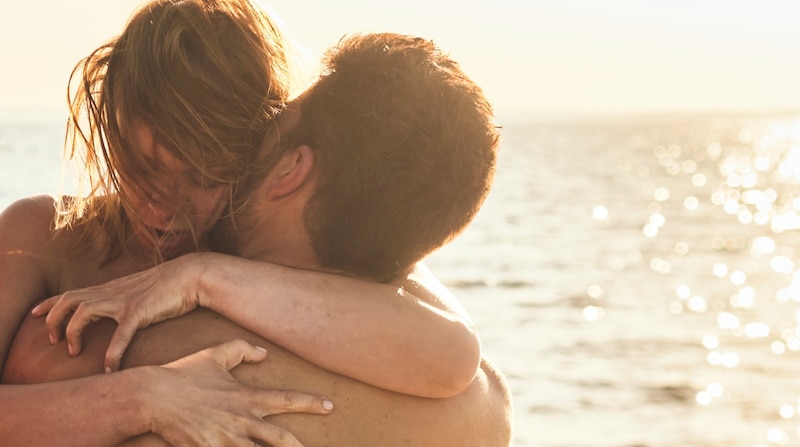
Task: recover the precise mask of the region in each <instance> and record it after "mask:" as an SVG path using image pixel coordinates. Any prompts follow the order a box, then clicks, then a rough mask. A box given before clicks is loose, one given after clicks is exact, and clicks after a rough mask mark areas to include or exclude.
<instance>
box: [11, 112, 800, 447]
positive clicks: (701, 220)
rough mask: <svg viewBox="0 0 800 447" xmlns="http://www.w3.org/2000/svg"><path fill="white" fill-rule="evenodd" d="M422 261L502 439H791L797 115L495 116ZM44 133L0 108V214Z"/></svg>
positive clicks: (49, 171) (798, 345)
mask: <svg viewBox="0 0 800 447" xmlns="http://www.w3.org/2000/svg"><path fill="white" fill-rule="evenodd" d="M503 124H504V129H503V131H502V134H503V142H502V147H501V153H500V158H499V165H498V172H497V177H496V184H495V187H494V189H493V190H492V192H491V194H490V196H489V198H488V200H487V202H486V204H485V206H484V208H483V209H482V211H481V213H480V214H479V215H478V217H477V218H476V220H475V221H474V222H473V224H472V225H471V226H470V227H469V228H468V229H467V230H466V231H465V232H464V233H463V234H462V235H461V236H459V237H458V238H457V239H456V240H455V241H453V242H452V243H451V244H449V245H447V246H446V247H444V248H442V249H441V250H439V251H437V252H436V253H434V254H432V255H431V256H430V257H429V258H428V259H427V264H428V266H429V267H430V268H431V269H432V270H433V271H434V273H436V274H437V276H439V278H440V279H441V280H442V281H443V282H445V283H446V284H447V285H448V286H449V287H450V288H451V289H452V290H453V291H454V292H455V293H456V294H457V296H459V297H460V298H461V299H462V301H463V302H464V304H465V306H466V307H467V309H468V310H469V312H470V313H471V314H472V317H473V318H474V320H475V322H476V324H477V325H478V327H479V330H480V332H481V338H482V343H483V350H484V352H485V354H486V355H487V356H488V357H489V358H491V359H492V360H493V361H494V362H495V363H496V364H497V365H498V366H499V367H500V369H501V370H502V371H503V372H504V373H505V374H506V376H507V377H508V381H509V385H510V387H511V391H512V394H513V398H514V422H515V427H514V429H515V434H514V446H516V447H534V446H536V447H539V446H547V447H589V446H591V447H611V446H614V447H668V446H669V447H674V446H698V447H712V446H713V447H716V446H719V447H722V446H725V447H732V446H733V447H736V446H743V447H746V446H747V447H749V446H753V447H755V446H784V445H785V446H800V380H799V379H800V248H795V247H800V231H798V230H799V229H800V115H796V116H792V115H771V116H766V115H764V116H684V117H652V118H649V119H642V118H637V119H618V120H612V119H606V120H602V121H598V120H595V121H590V120H573V121H567V120H562V121H559V122H542V121H533V120H530V122H526V121H525V120H521V121H515V122H509V123H503ZM62 127H63V125H62V123H61V121H60V119H59V118H57V117H53V116H49V115H48V116H47V117H44V116H36V115H28V116H25V117H19V116H17V115H15V114H5V115H0V179H1V180H0V206H3V207H5V206H6V205H7V204H8V203H10V202H11V201H12V200H13V199H14V198H16V197H20V196H23V195H30V194H36V193H42V192H47V193H53V192H58V191H59V185H60V180H59V178H60V173H61V169H60V155H61V146H62V139H63V135H62Z"/></svg>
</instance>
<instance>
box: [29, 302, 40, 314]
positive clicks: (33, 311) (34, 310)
mask: <svg viewBox="0 0 800 447" xmlns="http://www.w3.org/2000/svg"><path fill="white" fill-rule="evenodd" d="M39 306H41V304H40V305H38V306H36V307H34V308H33V309H31V313H32V314H33V315H36V312H39Z"/></svg>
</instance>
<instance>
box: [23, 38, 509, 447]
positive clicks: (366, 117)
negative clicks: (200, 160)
mask: <svg viewBox="0 0 800 447" xmlns="http://www.w3.org/2000/svg"><path fill="white" fill-rule="evenodd" d="M326 68H327V71H326V72H325V73H324V74H323V76H321V78H320V80H319V81H318V82H317V83H316V84H315V85H314V86H313V87H312V88H311V89H310V90H309V91H308V92H307V93H306V94H305V95H303V97H302V99H301V100H300V102H299V104H300V105H299V107H300V108H301V109H302V112H301V113H302V118H301V119H300V122H299V124H297V125H296V126H295V127H294V128H292V129H291V130H289V131H288V132H287V133H286V134H285V135H283V136H282V138H281V141H280V143H279V144H278V148H277V149H276V148H274V147H266V148H264V149H265V153H264V157H263V158H264V159H263V160H262V161H263V163H264V166H265V167H266V168H267V173H266V174H265V175H264V176H262V177H259V178H258V179H257V180H256V181H254V184H253V185H251V187H250V188H249V190H248V192H249V194H250V198H249V201H248V202H247V205H246V209H245V211H244V212H243V213H242V215H240V216H235V219H233V220H232V221H231V222H229V225H227V226H220V232H219V233H220V234H218V235H217V237H216V241H217V245H218V247H217V248H218V249H219V250H221V251H226V252H229V253H232V254H236V255H238V256H242V257H246V258H251V259H255V260H261V261H270V262H275V263H280V264H283V265H287V266H290V267H295V268H300V269H311V270H322V271H329V272H336V273H341V274H347V275H352V276H357V277H361V278H367V279H372V280H375V281H385V280H387V279H389V278H391V277H393V276H395V275H397V274H398V273H400V272H402V271H405V270H406V269H407V268H409V267H410V266H411V265H412V264H413V263H415V262H416V261H418V260H419V259H421V258H422V257H423V256H425V255H426V254H428V253H429V252H430V251H431V250H433V249H435V248H436V247H438V246H440V245H441V244H443V243H445V242H446V241H448V240H449V239H450V238H452V237H453V236H454V235H455V234H457V233H458V232H459V231H460V230H461V229H462V228H463V227H464V226H465V225H466V224H467V223H468V222H469V221H470V220H471V219H472V217H473V216H474V214H475V213H476V212H477V209H478V207H479V206H480V204H481V202H482V201H483V199H484V198H485V196H486V193H487V191H488V188H489V185H490V184H491V180H492V175H493V172H494V161H495V151H496V147H497V135H496V131H495V129H494V127H493V126H492V124H491V108H490V106H489V104H488V103H487V102H486V100H485V99H484V98H483V95H482V93H481V92H480V89H479V88H478V87H477V86H475V85H474V83H472V82H471V81H470V80H469V79H468V78H467V77H466V76H465V75H464V74H463V73H462V72H461V70H460V69H459V68H458V66H457V65H456V64H455V63H454V62H453V61H452V60H450V59H449V58H447V57H446V56H444V55H443V54H441V52H440V51H439V50H438V49H436V48H435V47H434V46H433V44H432V43H431V42H428V41H425V40H423V39H419V38H412V37H406V36H399V35H392V34H380V35H367V36H356V37H353V38H350V39H346V40H344V41H342V42H341V43H340V44H339V45H338V46H337V47H336V48H335V49H334V51H333V52H332V53H330V58H329V60H328V62H327V67H326ZM284 119H286V118H284ZM200 256H202V255H200ZM92 329H93V330H94V332H95V334H87V336H86V339H87V341H86V343H85V344H84V354H82V355H81V356H80V357H77V358H69V357H68V356H67V354H66V352H65V351H64V350H63V347H61V346H55V347H53V348H50V347H49V345H48V344H47V341H46V338H47V336H46V329H45V328H44V327H43V324H42V321H41V320H32V319H28V320H27V321H26V322H25V323H24V324H23V326H22V328H21V329H20V331H19V333H18V336H17V339H16V340H15V345H16V344H18V343H19V344H22V346H23V348H19V347H15V348H14V350H15V351H18V350H19V349H27V350H34V349H36V350H40V349H42V345H46V346H47V347H46V348H45V351H43V354H41V355H40V356H39V357H38V363H37V364H36V367H35V368H33V367H30V368H26V365H25V364H24V362H25V358H24V357H22V358H16V357H14V358H12V357H10V358H9V361H8V367H7V369H11V370H12V372H13V373H15V374H18V375H20V376H24V377H25V378H26V380H29V381H43V380H56V379H60V378H65V377H70V376H75V375H80V374H81V371H84V372H83V374H86V373H88V372H89V371H95V370H96V369H97V364H98V362H99V363H100V364H102V361H103V354H104V351H105V348H106V346H107V340H108V337H109V336H110V331H111V330H112V329H113V327H110V325H107V324H104V323H102V322H101V324H99V325H96V326H95V327H93V328H92ZM346 329H347V328H345V330H346ZM233 338H242V339H245V340H246V341H249V342H251V343H253V344H256V345H260V346H265V347H267V348H268V350H269V355H270V359H269V361H267V362H264V363H260V364H257V365H243V366H240V367H238V368H236V369H235V370H234V375H235V376H236V377H237V378H238V379H239V380H241V381H243V382H244V383H247V384H251V385H255V386H258V387H262V388H269V389H298V390H303V391H307V392H311V393H317V394H321V395H326V396H327V397H329V398H331V400H333V401H334V402H335V403H336V407H335V410H334V411H333V413H331V414H330V415H328V416H325V417H319V416H308V415H301V414H290V415H288V414H287V415H281V416H271V421H273V422H275V423H276V424H278V425H280V426H283V427H285V428H288V429H289V431H290V432H292V433H294V434H295V436H297V438H298V439H300V440H301V441H302V442H303V443H304V444H305V445H306V446H318V445H319V446H322V445H340V446H360V445H363V446H368V445H369V446H372V445H381V446H393V445H398V446H399V445H418V446H426V445H429V446H448V445H452V446H465V445H475V446H492V447H494V446H506V445H508V444H509V442H510V425H509V416H510V415H509V412H510V399H509V396H508V392H507V388H506V386H505V384H504V382H503V379H502V376H501V375H500V374H499V373H498V372H497V371H496V370H495V369H494V368H493V367H492V366H491V365H490V364H489V363H488V362H486V361H483V362H482V364H481V368H480V370H479V373H478V374H477V376H476V377H475V379H474V380H473V382H472V383H471V384H470V385H469V386H468V388H467V389H466V390H465V391H464V392H462V393H460V394H458V395H457V396H455V397H452V398H447V399H423V398H416V397H411V396H406V395H401V394H397V393H392V392H389V391H383V390H379V389H377V388H373V387H369V386H367V385H364V384H362V383H360V382H358V381H355V380H352V379H349V378H346V377H344V376H341V375H337V374H334V373H330V372H328V371H326V370H324V369H321V368H319V367H316V366H314V365H312V364H311V363H308V362H306V361H304V360H302V359H300V358H299V357H297V356H294V355H293V354H291V353H290V352H288V351H286V350H284V349H281V348H280V347H278V346H276V345H274V344H272V343H270V342H268V341H267V340H264V339H261V338H260V337H258V336H257V335H255V334H253V333H251V332H249V331H247V330H244V329H242V328H241V327H238V326H236V325H235V324H233V323H232V322H230V321H227V320H225V319H223V318H221V317H220V316H219V315H217V314H215V313H213V312H210V311H205V310H200V311H194V312H192V313H190V314H188V315H186V316H184V317H180V318H176V319H173V320H169V321H167V322H164V323H162V324H159V325H155V326H152V327H150V328H148V329H146V330H143V331H140V332H139V333H138V334H137V335H136V339H135V340H134V341H133V343H132V344H131V346H130V349H129V350H128V351H127V353H126V356H125V359H124V362H123V366H124V367H131V366H136V365H144V364H162V363H166V362H170V361H173V360H175V359H177V358H180V357H182V356H184V355H186V354H189V353H192V352H195V351H197V350H199V349H203V348H206V347H209V346H213V345H216V344H219V343H221V342H224V341H228V340H231V339H233ZM165 340H167V342H165ZM412 348H413V347H412ZM342 349H348V347H347V346H342ZM375 355H376V356H377V355H380V353H376V354H375ZM48 362H50V363H51V364H52V365H53V369H50V370H48V369H46V368H45V367H44V366H45V365H46V364H47V363H48ZM15 363H16V364H15ZM65 365H66V366H65ZM259 416H261V415H259ZM308 418H313V419H308ZM131 442H136V443H140V444H141V445H144V444H147V443H151V444H152V445H159V443H161V442H163V441H161V440H160V438H157V437H154V436H151V437H147V436H145V437H141V438H138V439H135V440H131ZM140 444H137V445H140ZM147 445H150V444H147Z"/></svg>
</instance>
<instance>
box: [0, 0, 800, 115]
mask: <svg viewBox="0 0 800 447" xmlns="http://www.w3.org/2000/svg"><path fill="white" fill-rule="evenodd" d="M141 3H142V2H141V0H68V1H65V0H39V1H31V0H6V1H5V2H4V7H3V11H2V14H0V57H2V59H1V60H2V63H1V64H0V109H8V108H19V107H37V108H38V107H48V108H58V107H63V104H64V101H65V99H64V97H65V86H66V81H67V77H68V75H69V72H70V69H71V68H72V66H73V65H74V63H75V62H76V61H77V60H78V59H79V58H80V57H82V56H84V55H86V54H88V53H89V52H90V51H91V50H92V49H94V48H95V47H96V46H98V45H99V44H100V43H101V42H103V41H104V40H105V39H107V38H108V37H111V36H112V35H114V34H116V33H118V32H119V30H120V29H121V28H122V26H123V25H124V23H125V21H126V20H127V18H128V16H129V15H130V13H131V12H133V11H134V9H135V8H136V6H138V5H140V4H141ZM263 3H264V4H266V5H267V6H268V7H270V8H271V9H272V10H273V11H275V13H276V14H277V16H279V17H280V18H281V19H282V21H283V22H284V23H285V25H286V28H287V30H288V31H290V33H291V34H292V35H293V36H294V37H295V39H296V40H297V41H298V42H300V43H302V44H304V45H305V46H306V47H307V48H308V49H309V52H310V54H312V55H313V56H312V57H314V58H316V57H317V55H318V54H319V53H320V52H321V51H322V49H323V48H324V47H325V46H327V45H330V44H332V43H334V42H335V41H336V40H337V39H338V38H339V37H341V36H342V35H343V34H346V33H351V32H360V31H393V32H401V33H409V34H418V35H421V36H424V37H428V38H431V39H433V40H435V41H436V42H437V43H438V44H439V45H440V46H442V47H443V48H445V49H446V50H448V51H449V52H450V53H451V54H452V55H453V56H454V57H455V58H456V59H457V60H459V61H460V62H461V63H462V66H463V68H464V69H465V71H467V73H468V74H470V75H471V76H472V77H473V78H474V79H475V80H476V81H478V82H479V83H480V84H481V85H482V86H483V87H484V89H485V91H486V93H487V95H488V96H489V98H490V99H491V100H492V102H493V103H494V104H495V107H496V109H497V110H498V114H500V115H506V114H512V113H522V112H527V113H535V114H547V113H563V112H566V113H606V112H611V113H617V112H676V111H687V110H688V111H695V110H719V111H728V110H731V111H742V110H744V111H747V110H770V109H800V1H798V0H695V1H690V0H663V1H656V0H580V1H578V0H443V1H438V0H406V1H404V2H394V1H392V2H389V1H386V2H381V1H376V0H372V1H369V0H314V1H302V0H263ZM401 5H402V6H401Z"/></svg>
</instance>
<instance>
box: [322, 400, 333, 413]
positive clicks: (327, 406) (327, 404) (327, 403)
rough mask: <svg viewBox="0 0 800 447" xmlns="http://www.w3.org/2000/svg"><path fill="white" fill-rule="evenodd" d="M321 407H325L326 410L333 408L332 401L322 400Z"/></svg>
mask: <svg viewBox="0 0 800 447" xmlns="http://www.w3.org/2000/svg"><path fill="white" fill-rule="evenodd" d="M322 408H324V409H326V410H328V411H331V410H333V402H331V401H329V400H327V399H326V400H323V401H322Z"/></svg>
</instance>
